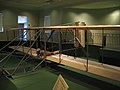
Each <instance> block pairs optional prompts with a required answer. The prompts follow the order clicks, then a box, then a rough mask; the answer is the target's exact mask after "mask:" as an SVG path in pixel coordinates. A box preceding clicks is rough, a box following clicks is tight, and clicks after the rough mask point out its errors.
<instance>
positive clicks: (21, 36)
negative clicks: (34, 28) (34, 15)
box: [18, 16, 28, 41]
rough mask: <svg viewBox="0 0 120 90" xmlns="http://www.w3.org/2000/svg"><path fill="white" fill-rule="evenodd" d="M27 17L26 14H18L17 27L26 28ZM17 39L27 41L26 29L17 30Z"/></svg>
mask: <svg viewBox="0 0 120 90" xmlns="http://www.w3.org/2000/svg"><path fill="white" fill-rule="evenodd" d="M27 25H28V18H27V16H18V28H27ZM18 36H19V38H18V40H23V41H27V30H19V31H18Z"/></svg>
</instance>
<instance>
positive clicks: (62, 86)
mask: <svg viewBox="0 0 120 90" xmlns="http://www.w3.org/2000/svg"><path fill="white" fill-rule="evenodd" d="M68 88H69V87H68V85H67V83H66V82H65V80H64V78H63V77H62V76H61V75H59V76H58V78H57V81H56V83H55V85H54V87H53V90H68Z"/></svg>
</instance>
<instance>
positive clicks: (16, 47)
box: [0, 33, 27, 62]
mask: <svg viewBox="0 0 120 90" xmlns="http://www.w3.org/2000/svg"><path fill="white" fill-rule="evenodd" d="M26 34H27V33H26ZM26 34H25V35H26ZM25 35H24V36H25ZM20 43H21V41H20V42H19V43H18V44H17V47H15V49H14V50H13V51H12V52H11V53H9V54H8V55H7V56H6V57H4V58H3V59H1V60H0V62H3V61H4V60H5V59H6V58H8V57H9V56H10V55H12V54H13V53H14V52H15V51H16V49H17V48H18V47H19V45H20ZM25 43H26V42H24V44H25Z"/></svg>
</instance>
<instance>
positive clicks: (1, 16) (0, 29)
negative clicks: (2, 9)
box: [0, 13, 3, 32]
mask: <svg viewBox="0 0 120 90" xmlns="http://www.w3.org/2000/svg"><path fill="white" fill-rule="evenodd" d="M2 19H3V14H2V13H0V32H3V20H2Z"/></svg>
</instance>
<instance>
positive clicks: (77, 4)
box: [0, 0, 120, 10]
mask: <svg viewBox="0 0 120 90" xmlns="http://www.w3.org/2000/svg"><path fill="white" fill-rule="evenodd" d="M118 6H120V0H0V7H2V8H5V7H7V8H8V7H11V8H23V9H32V10H40V9H47V8H56V7H60V8H63V7H65V8H82V9H93V8H94V9H95V8H96V9H97V8H108V7H118Z"/></svg>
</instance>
